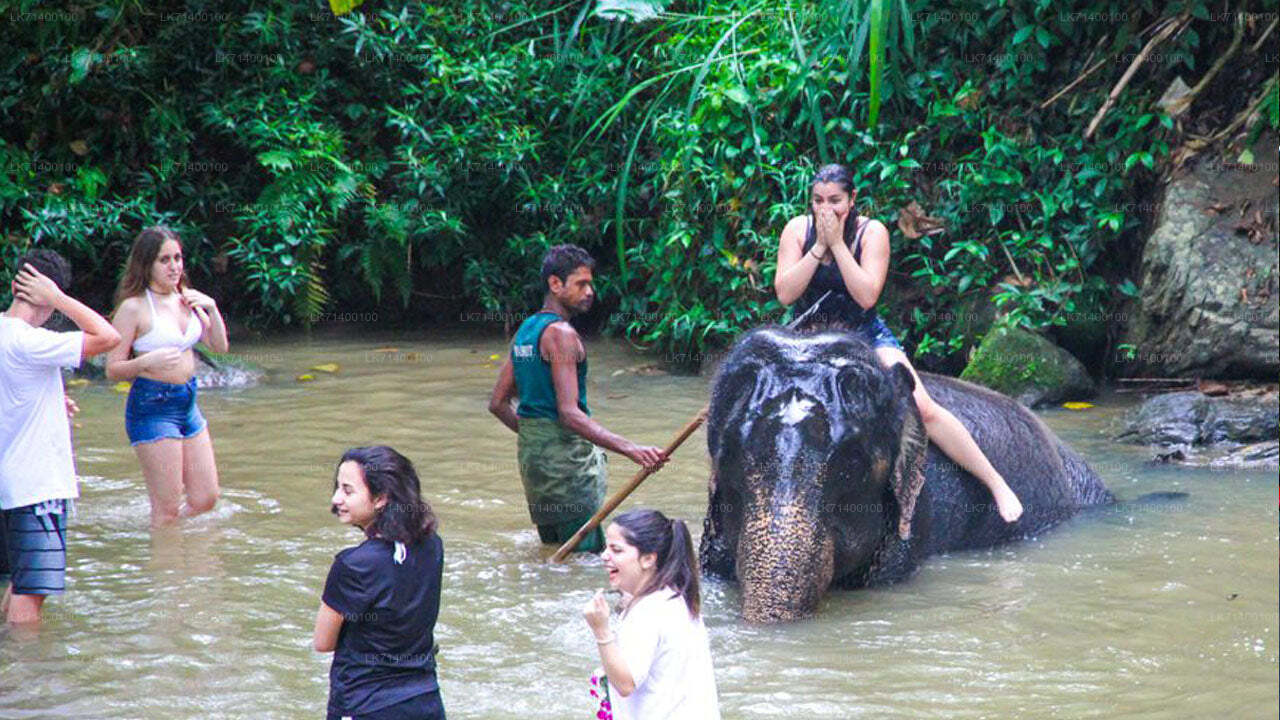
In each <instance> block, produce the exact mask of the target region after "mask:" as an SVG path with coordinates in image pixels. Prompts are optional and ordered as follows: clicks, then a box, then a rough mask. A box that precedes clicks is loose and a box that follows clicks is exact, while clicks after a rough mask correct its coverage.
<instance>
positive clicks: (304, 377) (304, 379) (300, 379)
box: [297, 373, 316, 382]
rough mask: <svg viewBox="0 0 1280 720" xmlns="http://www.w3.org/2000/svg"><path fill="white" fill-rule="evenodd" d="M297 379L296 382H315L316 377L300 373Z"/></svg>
mask: <svg viewBox="0 0 1280 720" xmlns="http://www.w3.org/2000/svg"><path fill="white" fill-rule="evenodd" d="M297 379H298V382H310V381H312V380H315V379H316V376H315V375H312V374H311V373H302V374H301V375H299V376H298V378H297Z"/></svg>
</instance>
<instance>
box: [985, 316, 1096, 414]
mask: <svg viewBox="0 0 1280 720" xmlns="http://www.w3.org/2000/svg"><path fill="white" fill-rule="evenodd" d="M960 377H961V379H964V380H968V381H970V382H976V383H978V384H979V385H985V386H987V387H989V388H991V389H992V390H996V391H998V392H1002V393H1004V394H1005V395H1008V396H1010V397H1012V398H1014V399H1015V400H1017V401H1018V402H1020V403H1022V404H1023V405H1026V406H1027V407H1031V408H1037V407H1044V406H1046V405H1053V404H1056V403H1059V402H1062V401H1064V400H1082V399H1084V398H1090V397H1093V396H1094V395H1096V394H1097V392H1098V388H1097V385H1095V384H1094V382H1093V378H1091V377H1089V373H1088V372H1086V371H1085V369H1084V366H1083V365H1081V364H1080V361H1079V360H1077V359H1075V357H1073V356H1072V355H1071V353H1069V352H1067V351H1066V350H1063V349H1062V348H1060V347H1058V346H1057V345H1054V344H1053V343H1051V342H1049V341H1048V340H1046V339H1044V338H1043V337H1041V336H1039V335H1036V334H1034V333H1030V332H1027V331H1026V330H1022V329H1019V328H1008V327H1003V326H1001V327H996V328H995V329H993V330H991V331H990V332H988V333H987V335H986V337H984V338H983V339H982V344H980V345H979V346H978V348H977V350H975V351H974V353H973V357H972V358H970V359H969V364H968V366H966V367H965V369H964V372H962V373H960Z"/></svg>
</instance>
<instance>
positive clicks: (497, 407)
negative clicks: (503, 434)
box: [489, 356, 520, 433]
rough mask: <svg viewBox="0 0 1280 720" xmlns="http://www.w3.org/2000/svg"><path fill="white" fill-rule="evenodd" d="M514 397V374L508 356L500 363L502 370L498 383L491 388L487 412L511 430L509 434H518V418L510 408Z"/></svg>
mask: <svg viewBox="0 0 1280 720" xmlns="http://www.w3.org/2000/svg"><path fill="white" fill-rule="evenodd" d="M515 396H516V373H515V368H514V366H512V364H511V357H510V356H508V357H507V360H506V362H504V363H502V369H501V370H499V371H498V382H497V383H495V384H494V386H493V394H492V395H490V396H489V412H491V413H493V414H494V416H495V417H497V418H498V419H499V420H501V421H502V424H503V425H506V426H507V427H508V428H511V432H516V433H518V432H520V418H518V417H517V416H516V410H515V408H514V407H512V406H511V399H512V398H514V397H515Z"/></svg>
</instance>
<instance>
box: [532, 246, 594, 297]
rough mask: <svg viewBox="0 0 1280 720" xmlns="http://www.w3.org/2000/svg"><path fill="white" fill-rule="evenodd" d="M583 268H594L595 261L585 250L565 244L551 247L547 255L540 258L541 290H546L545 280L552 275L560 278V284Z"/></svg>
mask: <svg viewBox="0 0 1280 720" xmlns="http://www.w3.org/2000/svg"><path fill="white" fill-rule="evenodd" d="M583 266H586V267H587V268H588V269H592V268H595V266H596V261H595V259H594V258H592V257H591V253H589V252H587V251H586V250H583V249H582V248H580V247H578V246H577V245H571V244H567V243H566V244H564V245H556V246H553V247H551V248H550V249H548V250H547V254H546V255H543V256H542V285H543V288H546V286H547V280H550V279H551V276H552V275H555V276H556V277H558V278H560V282H565V281H567V280H568V279H569V276H570V275H571V274H573V271H574V270H577V269H578V268H580V267H583Z"/></svg>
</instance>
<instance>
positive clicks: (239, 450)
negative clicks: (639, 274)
mask: <svg viewBox="0 0 1280 720" xmlns="http://www.w3.org/2000/svg"><path fill="white" fill-rule="evenodd" d="M237 349H238V350H240V351H241V352H244V353H245V354H246V355H248V356H250V357H251V358H253V359H257V360H258V361H259V362H261V363H262V364H264V365H266V366H267V369H268V371H269V375H268V379H267V381H266V383H265V384H264V385H262V386H260V387H257V388H253V389H250V390H244V391H237V392H231V393H228V392H219V391H209V392H206V393H205V394H204V395H203V397H202V405H203V409H204V412H205V414H206V415H207V416H208V418H209V421H210V424H211V428H212V432H213V435H214V441H215V446H216V450H217V455H218V461H219V469H220V472H221V477H222V483H223V496H222V500H221V501H220V502H219V504H218V507H217V509H216V510H215V511H214V512H213V513H210V514H209V515H206V516H203V517H200V518H197V519H195V520H193V521H188V522H187V523H185V524H184V525H183V526H181V528H179V529H177V530H174V531H169V532H164V533H157V534H154V535H153V534H152V533H150V532H149V531H148V529H147V500H146V490H145V485H144V483H143V481H142V476H141V472H140V471H139V468H138V465H137V461H136V459H135V458H134V455H133V452H132V450H131V449H130V448H129V447H128V443H127V442H126V441H125V438H124V430H123V421H122V416H123V408H124V396H123V395H120V394H117V393H115V392H114V391H112V389H111V388H110V387H109V386H106V385H96V386H92V387H90V388H85V389H81V390H78V391H76V397H77V399H78V401H79V403H80V407H81V408H82V413H81V415H80V416H79V417H78V418H77V422H78V424H79V426H80V427H79V429H77V431H76V435H77V456H78V466H79V470H80V472H81V473H82V485H81V488H82V495H83V496H82V499H81V501H80V503H79V505H78V514H77V516H76V517H75V518H74V519H73V522H72V526H71V531H70V539H69V544H70V550H71V552H70V558H69V563H70V572H69V577H68V582H69V586H70V592H69V593H68V594H67V595H65V596H63V597H61V598H57V599H54V600H52V601H50V603H49V604H48V605H47V606H46V623H45V625H44V627H43V629H42V630H41V631H40V632H38V633H36V634H30V633H25V634H24V633H19V632H15V631H13V630H0V717H5V718H25V717H75V718H86V717H92V718H97V717H119V718H126V717H127V718H179V717H180V718H187V717H191V718H195V717H200V718H248V717H253V718H294V717H315V716H318V715H319V714H320V713H321V712H322V711H323V707H324V702H325V698H326V694H327V692H328V684H327V683H328V679H327V672H328V658H329V656H328V655H320V654H317V653H314V652H312V651H311V649H310V635H311V626H312V621H313V619H314V614H315V609H316V606H317V603H318V602H319V594H320V589H321V587H322V585H323V582H324V577H325V574H326V572H327V570H328V567H329V563H330V562H331V561H332V557H333V555H334V553H336V552H337V551H338V550H340V549H342V548H344V547H347V546H350V545H353V544H356V543H357V542H358V541H359V536H358V534H357V533H356V532H355V531H352V530H348V529H346V528H344V527H342V526H340V525H338V523H337V522H336V521H335V520H334V519H333V517H332V516H331V515H330V514H329V511H328V510H329V508H328V497H329V493H330V488H331V482H332V474H333V469H334V467H333V464H334V462H335V461H336V460H337V458H338V457H339V455H340V454H341V453H342V451H343V450H345V449H346V448H348V447H350V446H352V445H356V444H368V443H385V444H389V445H392V446H394V447H396V448H397V449H399V450H400V451H402V452H404V453H405V454H406V455H408V456H409V457H410V458H412V459H413V460H414V461H415V462H416V463H417V465H418V468H419V471H420V473H421V475H422V477H423V481H424V483H425V488H426V494H427V497H428V499H429V500H430V501H431V502H432V503H433V505H434V506H435V509H436V511H437V513H438V514H439V515H440V518H441V534H442V536H443V537H444V540H445V558H446V568H445V578H444V583H445V587H444V596H443V603H442V608H441V613H440V621H439V625H438V627H437V639H438V640H439V642H440V646H441V656H440V676H441V683H442V688H443V694H444V699H445V703H446V706H447V707H448V709H449V714H450V717H453V718H477V719H479V718H484V719H486V720H487V719H489V718H572V717H586V716H588V713H589V711H590V703H589V701H588V697H587V682H586V681H587V678H588V676H589V674H590V672H591V670H592V668H593V667H595V665H596V664H597V662H598V661H597V658H596V654H595V644H594V643H593V642H592V641H591V637H590V635H589V633H588V632H587V631H586V628H585V625H584V624H583V622H582V620H581V616H580V612H579V610H580V608H581V606H582V604H583V603H584V602H585V600H586V598H587V597H588V596H589V594H590V593H591V592H592V591H593V590H594V589H595V588H598V587H601V586H603V584H604V578H603V573H602V572H601V570H600V567H599V563H598V561H597V560H596V559H595V558H592V557H582V556H577V557H575V558H574V559H573V560H572V561H571V562H569V563H567V564H565V565H560V566H554V565H549V564H547V562H546V558H547V557H548V556H549V555H550V552H551V549H550V548H544V547H543V546H542V545H540V544H539V543H538V541H537V536H536V533H535V532H534V531H533V529H532V527H531V526H530V525H529V522H528V518H527V515H526V513H525V509H524V507H523V496H522V494H521V491H520V482H519V477H518V475H517V472H516V468H515V436H514V435H513V434H512V433H511V432H510V431H508V430H507V429H506V428H504V427H503V426H502V425H500V424H499V423H498V422H497V421H496V420H495V419H493V418H492V417H491V416H490V415H489V414H488V412H487V411H486V405H487V401H488V396H489V391H490V389H491V388H492V384H493V381H494V378H495V373H496V371H497V367H496V362H494V361H492V360H490V356H491V355H492V354H497V353H503V352H504V345H503V342H502V341H501V340H500V339H497V338H490V339H475V338H466V337H463V336H455V337H449V338H444V339H432V340H422V339H419V340H413V341H410V340H406V339H405V338H404V337H403V336H400V337H395V338H391V337H385V338H373V339H368V338H364V337H362V338H361V339H359V340H355V339H342V338H317V339H313V340H305V339H298V340H292V341H289V342H278V343H274V344H269V345H260V346H257V347H250V348H248V349H245V347H244V346H242V347H240V348H237ZM589 350H590V352H591V360H592V366H591V367H592V377H591V380H590V386H589V394H590V401H591V405H592V408H593V412H594V414H595V416H596V417H597V418H598V419H599V420H601V421H602V422H604V423H605V424H606V425H607V426H608V427H610V428H611V429H613V430H616V431H618V432H621V433H623V434H625V435H628V436H633V437H635V438H636V439H637V440H640V441H643V442H646V443H652V444H655V445H662V444H665V443H666V441H667V440H668V439H669V438H670V437H671V435H672V434H674V433H675V431H676V430H678V429H679V428H680V427H681V426H682V425H683V424H684V423H685V421H687V420H688V419H689V418H690V417H691V416H692V415H693V414H694V413H695V412H696V411H697V410H698V409H699V408H700V407H701V406H702V404H703V403H704V402H705V398H706V394H707V381H706V380H705V379H702V378H694V377H664V376H659V377H648V376H642V375H640V374H636V373H630V372H621V373H618V374H616V375H615V372H616V371H619V370H625V369H626V368H628V367H630V366H633V365H636V364H639V363H643V362H646V361H645V360H644V359H643V358H639V357H636V356H634V355H631V354H629V352H628V351H627V349H626V348H625V347H624V346H622V345H620V344H616V343H609V342H603V341H596V342H592V343H590V346H589ZM327 362H336V363H338V364H339V365H340V370H339V371H338V372H337V373H334V374H325V373H323V372H315V373H314V374H315V375H316V379H315V380H314V381H312V382H308V383H299V382H296V381H295V379H294V378H295V377H296V376H297V375H298V374H300V373H302V372H304V371H306V370H307V369H308V368H310V367H311V366H313V365H316V364H318V363H327ZM1120 412H1121V408H1120V407H1118V406H1117V405H1116V404H1115V403H1108V402H1104V403H1103V404H1102V406H1101V407H1098V408H1094V409H1093V410H1089V411H1086V412H1068V411H1050V412H1048V413H1046V414H1045V415H1044V417H1045V418H1046V421H1047V422H1048V423H1049V424H1050V426H1052V427H1053V428H1054V429H1055V430H1056V431H1057V432H1058V433H1059V434H1061V435H1062V436H1063V437H1064V438H1065V439H1066V440H1067V441H1068V442H1069V443H1071V444H1072V445H1074V446H1075V447H1076V448H1077V449H1078V450H1080V451H1081V453H1082V454H1083V455H1084V456H1085V457H1086V458H1088V459H1089V461H1090V462H1091V463H1092V464H1093V465H1094V467H1095V468H1097V469H1098V470H1099V472H1100V473H1101V474H1102V475H1103V476H1104V478H1105V479H1106V480H1107V483H1108V485H1109V486H1110V487H1111V488H1112V489H1113V490H1114V491H1115V492H1116V493H1117V494H1118V495H1119V496H1121V497H1122V498H1133V497H1136V496H1138V495H1140V494H1143V493H1146V492H1151V491H1156V490H1181V491H1185V492H1188V493H1190V498H1189V499H1188V500H1187V501H1186V502H1183V503H1175V504H1166V505H1153V506H1143V507H1134V506H1121V507H1118V508H1112V509H1107V510H1103V511H1100V512H1097V513H1095V514H1094V515H1092V516H1090V517H1084V518H1080V519H1077V520H1075V521H1073V522H1071V523H1069V524H1068V525H1066V526H1063V527H1062V528H1060V529H1058V530H1056V531H1054V532H1052V533H1049V534H1047V535H1045V536H1044V537H1042V538H1039V539H1036V540H1032V541H1028V542H1025V543H1022V544H1019V545H1016V546H1011V547H1006V548H1000V549H996V550H991V551H984V552H974V553H963V554H957V555H951V556H945V557H939V558H935V559H933V560H931V561H930V562H928V563H927V564H926V565H925V566H924V567H923V568H922V570H921V571H920V572H919V573H918V574H917V575H916V576H915V577H914V578H913V579H911V580H910V581H909V582H907V583H904V584H901V585H898V586H895V587H891V588H883V589H877V590H868V591H862V592H851V593H837V594H832V595H831V596H829V597H828V599H827V600H826V601H825V602H824V603H823V605H822V607H821V609H820V613H819V615H818V616H817V617H816V618H813V619H810V620H807V621H804V622H799V623H795V624H791V625H785V626H772V627H753V626H749V625H745V624H744V623H742V622H741V621H740V620H739V619H738V618H737V616H736V609H735V608H736V606H737V591H736V589H735V588H733V587H731V586H724V585H720V584H710V585H709V586H707V587H706V589H705V593H706V597H705V613H706V620H707V625H708V627H709V629H710V633H711V641H712V650H713V652H714V656H715V663H716V674H717V679H718V683H719V690H720V697H721V703H722V706H723V711H724V716H725V717H726V718H766V717H769V718H772V717H794V718H810V717H815V716H829V717H876V718H881V717H901V718H919V717H946V718H957V717H959V718H968V717H972V718H981V717H1015V716H1029V717H1030V716H1035V717H1063V718H1082V717H1083V718H1087V717H1098V718H1102V717H1107V718H1109V717H1117V716H1125V717H1144V718H1183V717H1193V716H1204V717H1261V716H1263V713H1267V714H1269V715H1271V716H1274V713H1275V709H1276V707H1277V689H1276V671H1277V638H1276V631H1277V625H1278V624H1280V623H1278V622H1277V565H1273V564H1272V561H1273V560H1274V559H1275V555H1276V549H1277V541H1278V540H1280V538H1278V536H1277V511H1276V505H1274V504H1273V503H1274V502H1275V500H1276V489H1275V488H1276V486H1275V482H1276V478H1275V475H1274V474H1272V473H1267V472H1247V473H1233V472H1213V471H1207V470H1192V469H1185V468H1163V467H1148V466H1146V465H1144V460H1145V459H1146V458H1147V457H1148V454H1147V453H1146V452H1144V451H1143V450H1142V449H1140V448H1130V447H1124V446H1117V445H1113V444H1111V443H1110V442H1109V441H1107V439H1106V438H1107V436H1108V433H1109V432H1110V431H1111V430H1112V429H1113V427H1114V423H1115V422H1116V419H1117V418H1118V416H1119V415H1120ZM705 447H706V445H705V436H703V435H702V433H699V434H698V435H697V436H695V437H694V438H692V439H691V440H690V441H689V442H688V443H686V444H685V446H684V447H683V448H681V450H680V451H679V452H678V453H677V454H676V456H675V459H674V460H673V462H672V463H670V465H669V466H668V467H667V468H666V469H664V470H663V471H662V472H661V473H659V474H658V475H655V476H654V477H652V478H650V479H649V480H648V481H646V483H645V485H643V486H642V487H641V488H640V490H639V491H638V492H637V493H636V495H635V496H633V497H634V498H635V500H634V502H635V503H640V504H646V505H651V506H656V507H659V508H661V509H662V510H664V511H666V512H667V513H669V514H673V515H676V516H680V517H683V518H685V519H686V520H690V521H692V523H691V525H692V526H693V528H694V529H697V528H698V527H700V525H701V523H700V522H699V520H700V519H701V517H702V513H703V510H704V507H705V503H706V495H705V489H704V487H705V486H704V483H705V480H706V475H707V458H706V450H705ZM610 464H611V467H610V473H611V478H610V489H611V490H612V489H614V488H617V487H618V486H620V485H621V483H622V482H624V481H625V479H626V478H627V477H629V476H630V475H631V473H632V472H633V470H634V466H633V465H632V464H631V463H630V462H629V461H627V460H626V459H624V458H620V457H616V456H614V457H610Z"/></svg>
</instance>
